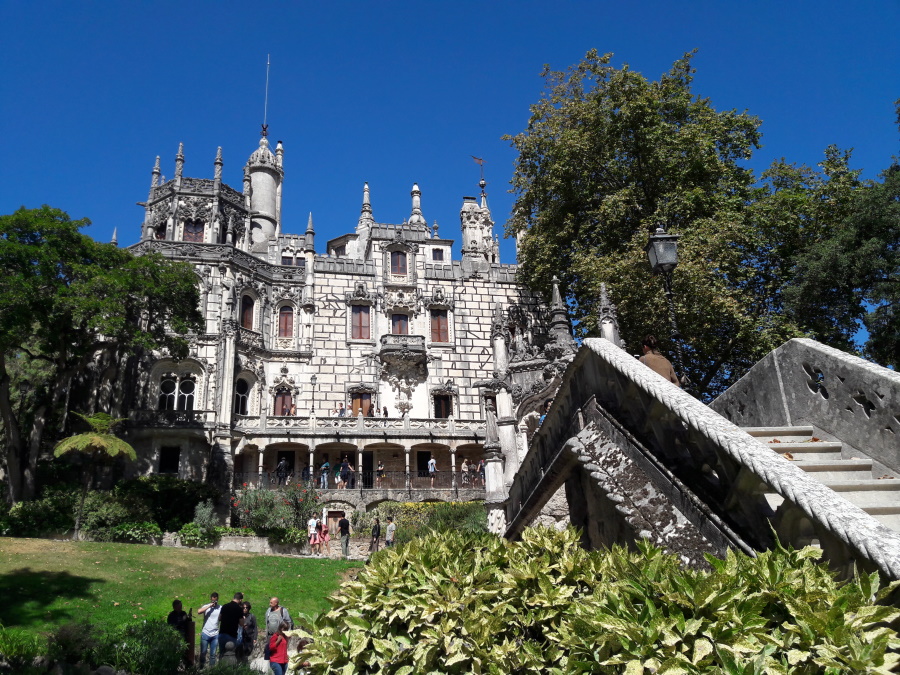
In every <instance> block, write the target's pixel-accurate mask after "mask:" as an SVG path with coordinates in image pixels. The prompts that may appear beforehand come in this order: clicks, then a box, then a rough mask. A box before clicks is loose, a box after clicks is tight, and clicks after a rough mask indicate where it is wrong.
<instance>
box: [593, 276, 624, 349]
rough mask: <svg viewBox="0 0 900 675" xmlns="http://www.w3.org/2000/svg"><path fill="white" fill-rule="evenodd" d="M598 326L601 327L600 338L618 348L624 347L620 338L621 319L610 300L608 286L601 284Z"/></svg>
mask: <svg viewBox="0 0 900 675" xmlns="http://www.w3.org/2000/svg"><path fill="white" fill-rule="evenodd" d="M597 324H598V325H599V327H600V337H602V338H606V339H607V340H609V341H610V342H612V343H613V344H614V345H616V346H617V347H624V344H623V342H622V338H621V337H620V336H619V317H618V316H617V314H616V306H615V305H614V304H613V302H612V301H611V300H610V299H609V295H608V294H607V292H606V284H604V283H601V284H600V302H599V303H598V304H597Z"/></svg>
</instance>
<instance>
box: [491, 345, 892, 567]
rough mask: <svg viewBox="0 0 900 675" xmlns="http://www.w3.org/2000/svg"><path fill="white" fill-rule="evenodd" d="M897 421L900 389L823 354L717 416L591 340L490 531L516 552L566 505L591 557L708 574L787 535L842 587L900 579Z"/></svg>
mask: <svg viewBox="0 0 900 675" xmlns="http://www.w3.org/2000/svg"><path fill="white" fill-rule="evenodd" d="M717 410H718V411H720V412H721V413H724V414H725V415H729V416H732V418H733V419H735V421H737V422H738V423H740V424H744V425H748V424H749V425H753V427H754V428H752V429H747V430H744V429H741V428H739V427H738V426H736V425H735V424H734V423H732V421H729V419H728V418H727V417H726V416H723V414H720V412H717ZM898 416H900V375H898V374H897V373H894V372H893V371H890V370H887V369H885V368H880V367H878V366H874V365H872V364H869V363H867V362H864V361H862V360H861V359H857V358H855V357H852V356H850V355H847V354H844V353H843V352H838V351H837V350H831V349H829V348H827V347H824V346H823V345H820V344H819V343H816V342H814V341H811V340H792V341H790V342H788V343H786V345H784V346H782V347H781V348H779V350H776V351H775V352H773V353H772V354H770V355H769V357H767V358H766V359H764V360H763V362H761V363H760V364H758V366H757V367H755V368H754V369H753V370H751V371H750V373H748V375H747V376H746V377H745V378H744V379H742V380H741V381H740V382H739V383H737V384H736V385H735V386H734V387H733V388H732V389H731V390H729V392H727V393H726V394H724V395H723V397H720V400H718V401H716V402H715V403H714V405H713V406H711V407H709V406H706V405H704V404H703V403H701V402H700V401H698V400H696V399H695V398H693V397H692V396H690V395H689V394H687V393H685V392H683V391H681V390H680V389H678V388H677V387H675V386H674V385H672V384H670V383H669V382H667V381H666V380H664V379H663V378H661V377H659V376H658V375H657V374H656V373H654V372H653V371H651V370H650V369H649V368H647V367H646V366H644V365H643V364H641V363H640V362H639V361H637V360H636V359H635V358H633V357H632V356H630V355H628V354H627V353H626V352H624V351H623V350H622V349H620V348H619V347H617V346H616V345H614V344H613V343H612V342H610V341H608V340H606V339H602V338H597V339H587V340H585V341H584V344H583V346H582V347H581V348H580V350H579V351H578V353H577V354H576V356H575V358H574V360H573V361H572V363H571V364H570V365H569V367H568V369H567V370H566V373H565V375H564V377H563V380H562V383H561V385H560V388H559V391H558V393H557V395H556V397H555V399H554V401H553V405H552V407H551V409H550V411H549V413H548V415H547V418H546V419H545V420H544V423H543V424H542V425H541V427H540V428H539V429H538V430H537V431H536V432H535V434H534V435H533V437H532V438H531V440H530V443H529V445H528V448H527V452H526V454H525V456H524V458H523V459H522V462H521V464H520V466H519V469H518V471H517V472H516V473H515V476H514V479H513V481H512V484H511V485H510V486H509V487H508V492H507V495H508V496H507V500H506V503H505V519H504V518H499V517H497V516H496V514H495V518H494V522H504V521H505V532H504V534H505V536H506V537H507V538H510V539H515V538H517V537H518V536H519V535H520V534H521V532H522V530H523V529H524V528H525V527H526V526H528V525H529V524H530V523H532V522H533V521H534V520H535V519H536V518H537V517H538V516H539V514H540V513H541V510H542V509H543V508H544V507H545V505H546V504H547V502H548V501H549V500H550V499H551V497H553V496H554V495H555V494H556V493H557V492H558V491H564V493H565V499H566V501H567V504H568V511H569V518H570V520H571V522H572V523H573V524H574V525H576V526H578V527H580V528H581V529H582V530H583V532H584V534H583V537H584V544H585V546H586V547H588V548H600V547H605V546H609V545H611V544H615V543H619V544H624V545H627V546H633V543H634V541H635V540H636V539H637V538H644V539H648V540H650V541H652V542H654V543H656V544H658V545H660V546H663V547H665V548H667V549H668V550H670V551H672V552H674V553H677V554H679V555H681V556H682V558H683V559H684V560H685V561H686V562H689V563H692V564H696V565H704V564H705V562H704V560H703V555H702V554H703V553H713V554H715V555H718V556H721V555H723V554H724V553H725V552H726V550H728V549H733V548H736V549H740V550H742V551H745V552H747V553H750V554H753V552H755V551H758V550H765V549H767V548H770V547H772V546H773V545H774V544H775V541H776V536H777V537H778V539H780V540H781V541H782V542H783V543H786V544H791V545H793V546H796V547H800V546H805V545H815V546H819V547H821V549H822V551H823V556H824V558H825V559H827V560H828V561H829V563H830V564H831V565H832V566H833V567H835V568H836V569H838V570H839V571H840V572H841V573H842V574H845V575H846V574H850V573H851V572H852V570H853V569H854V567H858V568H860V569H861V570H866V571H872V570H877V571H878V572H880V573H881V574H882V576H884V577H886V578H888V579H900V534H898V532H897V531H895V529H892V528H891V527H889V526H888V525H889V524H892V523H893V522H894V521H893V520H891V519H892V518H896V517H897V515H900V490H897V489H895V486H896V487H900V480H890V478H891V477H896V476H897V473H896V472H897V471H898V469H900V441H898V439H900V417H898ZM797 425H806V426H797ZM772 426H777V427H779V429H775V430H772V429H768V428H765V429H761V428H760V427H772ZM791 433H793V434H795V435H794V436H791V435H790V434H791ZM779 434H787V435H788V436H787V437H786V438H787V440H785V441H783V442H784V444H783V445H781V444H779V440H780V439H779V437H778V436H779ZM797 434H799V435H801V436H805V438H804V439H803V441H804V442H794V441H793V440H792V439H794V440H796V438H797V436H796V435H797ZM766 439H771V440H769V443H768V444H767V443H766ZM784 450H790V452H782V451H784ZM804 453H806V454H804ZM860 472H862V473H864V474H865V475H864V476H863V478H858V477H857V475H858V474H859V473H860ZM873 472H874V474H873ZM881 472H885V473H884V475H883V476H879V478H883V479H886V480H881V481H877V480H876V479H874V478H872V477H871V476H873V475H875V474H881ZM848 475H849V476H852V477H853V478H852V480H851V479H848V478H847V476H848ZM489 488H490V485H489ZM876 493H877V494H878V495H879V496H878V497H877V498H875V497H874V495H875V494H876ZM489 501H490V500H489ZM854 502H856V503H854ZM867 511H868V512H867ZM876 518H880V519H881V521H883V522H879V520H877V519H876ZM885 523H887V524H885Z"/></svg>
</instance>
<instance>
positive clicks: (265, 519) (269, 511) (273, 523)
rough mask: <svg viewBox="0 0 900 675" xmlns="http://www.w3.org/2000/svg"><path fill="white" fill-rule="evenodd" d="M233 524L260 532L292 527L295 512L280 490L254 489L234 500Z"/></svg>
mask: <svg viewBox="0 0 900 675" xmlns="http://www.w3.org/2000/svg"><path fill="white" fill-rule="evenodd" d="M231 504H232V513H234V514H235V516H236V519H235V518H234V517H233V518H232V522H235V520H237V522H238V523H240V525H241V526H244V527H250V528H253V529H254V530H257V531H260V532H266V531H268V530H276V529H283V528H285V527H290V526H291V523H292V521H293V515H294V514H293V512H292V510H291V507H290V504H289V503H288V502H287V501H286V500H285V499H284V497H283V496H282V495H281V492H280V491H279V490H262V489H258V488H252V489H249V490H244V491H243V492H242V493H241V494H239V495H236V496H235V497H234V498H233V499H232V502H231Z"/></svg>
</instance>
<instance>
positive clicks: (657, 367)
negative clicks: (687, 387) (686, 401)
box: [638, 335, 681, 387]
mask: <svg viewBox="0 0 900 675" xmlns="http://www.w3.org/2000/svg"><path fill="white" fill-rule="evenodd" d="M641 350H642V351H643V352H644V355H643V356H642V357H641V358H639V359H638V361H640V362H641V363H643V364H644V365H645V366H647V367H648V368H650V370H652V371H654V372H655V373H657V374H659V375H661V376H662V377H664V378H665V379H667V380H668V381H669V382H671V383H672V384H674V385H676V386H678V387H680V386H681V383H680V382H679V381H678V376H677V375H676V374H675V369H674V368H673V367H672V364H671V362H670V361H669V359H667V358H666V357H665V356H663V355H662V354H661V353H660V351H659V342H658V341H657V339H656V338H655V337H654V336H652V335H647V336H646V337H645V338H644V341H643V342H642V343H641Z"/></svg>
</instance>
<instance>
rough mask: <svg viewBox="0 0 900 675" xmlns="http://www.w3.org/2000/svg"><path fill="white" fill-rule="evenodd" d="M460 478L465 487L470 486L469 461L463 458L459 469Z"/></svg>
mask: <svg viewBox="0 0 900 675" xmlns="http://www.w3.org/2000/svg"><path fill="white" fill-rule="evenodd" d="M459 477H460V478H461V479H462V484H463V486H464V487H468V486H469V460H467V459H466V458H465V457H463V461H462V465H461V466H460V467H459Z"/></svg>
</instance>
